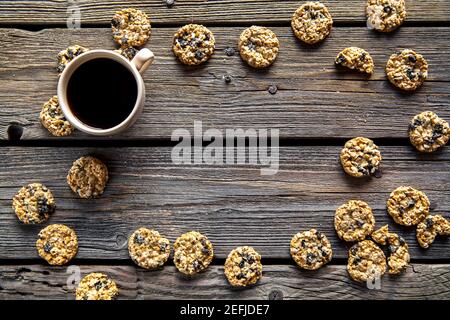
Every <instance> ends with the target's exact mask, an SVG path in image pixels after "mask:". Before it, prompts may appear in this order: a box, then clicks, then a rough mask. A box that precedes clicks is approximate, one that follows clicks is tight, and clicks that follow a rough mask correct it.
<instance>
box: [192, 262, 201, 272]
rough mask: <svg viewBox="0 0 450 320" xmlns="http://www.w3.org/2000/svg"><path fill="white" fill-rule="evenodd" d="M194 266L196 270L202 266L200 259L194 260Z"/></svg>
mask: <svg viewBox="0 0 450 320" xmlns="http://www.w3.org/2000/svg"><path fill="white" fill-rule="evenodd" d="M192 266H193V267H194V269H195V270H200V269H201V268H202V264H201V263H200V261H198V260H194V262H192Z"/></svg>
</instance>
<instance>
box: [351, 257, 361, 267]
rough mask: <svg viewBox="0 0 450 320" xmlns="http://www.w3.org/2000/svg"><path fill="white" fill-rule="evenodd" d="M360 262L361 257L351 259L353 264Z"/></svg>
mask: <svg viewBox="0 0 450 320" xmlns="http://www.w3.org/2000/svg"><path fill="white" fill-rule="evenodd" d="M360 262H361V258H360V257H355V258H354V259H353V264H354V265H357V264H359V263H360Z"/></svg>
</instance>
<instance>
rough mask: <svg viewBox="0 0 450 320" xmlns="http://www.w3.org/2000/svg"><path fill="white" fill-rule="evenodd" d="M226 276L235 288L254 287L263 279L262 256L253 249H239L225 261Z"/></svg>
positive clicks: (231, 253)
mask: <svg viewBox="0 0 450 320" xmlns="http://www.w3.org/2000/svg"><path fill="white" fill-rule="evenodd" d="M225 276H226V277H227V279H228V282H229V283H230V284H231V285H232V286H234V287H245V286H249V285H253V284H255V283H256V282H258V281H259V280H260V279H261V277H262V264H261V255H260V254H259V253H258V252H256V250H255V249H253V248H252V247H248V246H244V247H238V248H236V249H234V250H232V251H231V252H230V254H229V255H228V257H227V259H226V260H225Z"/></svg>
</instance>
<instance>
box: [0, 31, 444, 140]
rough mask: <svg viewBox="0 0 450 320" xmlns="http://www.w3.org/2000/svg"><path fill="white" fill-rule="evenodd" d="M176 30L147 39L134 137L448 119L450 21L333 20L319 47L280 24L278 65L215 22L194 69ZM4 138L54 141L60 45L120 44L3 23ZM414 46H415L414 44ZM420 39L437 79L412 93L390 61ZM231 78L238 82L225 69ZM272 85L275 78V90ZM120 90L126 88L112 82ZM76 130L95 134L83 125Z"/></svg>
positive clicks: (106, 35) (389, 131) (384, 133)
mask: <svg viewBox="0 0 450 320" xmlns="http://www.w3.org/2000/svg"><path fill="white" fill-rule="evenodd" d="M175 30H176V29H175V28H167V29H166V28H164V29H158V28H155V29H154V31H153V35H152V39H151V41H150V43H149V45H148V46H149V47H150V48H151V49H152V50H153V51H154V52H155V55H156V62H155V64H154V65H153V66H151V68H150V69H149V70H148V71H147V72H146V74H145V76H144V78H145V82H146V87H147V100H146V105H145V109H144V112H143V114H142V116H141V118H140V119H139V120H138V122H137V123H136V124H135V126H133V127H132V128H131V129H130V130H128V131H127V132H125V133H123V134H122V135H121V136H119V137H118V138H119V139H122V138H123V139H128V138H138V139H141V138H166V139H168V138H170V136H171V133H172V131H173V130H174V129H176V128H180V127H181V128H191V127H192V125H193V122H194V120H201V121H203V126H204V127H205V129H207V128H218V129H224V128H230V127H231V128H234V127H240V128H244V129H246V128H274V129H279V130H280V136H281V137H282V138H284V137H288V138H298V137H300V138H328V137H337V138H339V137H341V138H342V137H343V138H349V137H352V136H356V135H361V134H362V133H364V134H365V135H367V136H371V137H376V138H380V137H384V138H406V136H407V134H406V128H407V125H408V123H409V121H410V119H411V118H412V117H413V116H414V115H415V114H417V113H419V112H422V111H424V110H426V109H428V110H432V111H435V112H437V113H438V114H439V115H440V116H441V117H443V118H444V119H445V118H446V119H447V120H448V119H450V110H449V108H448V103H449V101H450V82H449V80H450V77H449V75H450V41H448V40H449V34H450V28H435V27H427V28H402V29H400V30H399V31H398V32H396V33H394V34H390V35H381V34H376V33H373V32H370V31H368V30H366V29H364V28H335V30H334V31H333V33H332V34H331V36H330V38H329V39H327V40H326V41H325V42H324V43H323V44H322V45H320V46H319V47H305V46H303V45H301V44H300V43H299V42H298V41H297V40H296V39H295V38H294V36H293V35H292V33H291V30H290V29H289V28H288V27H277V28H273V30H274V31H275V32H276V33H277V35H278V36H279V38H280V41H281V52H280V55H279V58H278V60H277V61H276V62H275V64H274V65H273V66H272V67H270V68H269V69H266V70H253V69H251V68H250V67H248V66H246V65H245V63H243V62H242V61H241V59H240V57H239V54H238V53H236V55H235V56H233V57H228V56H226V54H225V53H224V50H225V48H227V47H229V46H230V47H235V46H236V39H237V38H238V36H239V34H240V32H241V31H242V28H236V27H230V28H212V31H213V32H214V34H215V35H216V38H217V43H218V44H217V51H216V53H215V55H214V56H213V58H212V59H211V60H210V61H209V62H208V63H206V64H205V65H203V66H200V67H196V68H188V67H185V66H182V65H181V64H180V63H179V62H177V61H176V59H175V58H174V56H173V54H172V52H171V41H172V36H173V33H174V32H175ZM0 36H1V37H2V46H1V47H0V57H1V59H0V137H1V138H3V139H6V138H8V126H9V125H11V124H19V125H21V126H22V127H23V128H24V131H23V135H22V139H48V138H51V137H50V134H49V133H48V132H47V131H46V130H45V129H44V128H42V126H41V124H40V122H39V112H40V109H41V106H42V104H43V103H44V102H45V101H47V100H48V99H49V98H50V97H51V96H52V95H54V94H55V93H56V84H57V74H56V71H55V64H56V61H55V60H56V55H57V53H58V52H59V51H60V50H61V49H63V48H65V47H67V46H68V45H70V44H80V45H84V46H86V47H89V48H92V49H95V48H106V49H108V48H110V49H112V48H114V44H113V42H112V40H111V34H110V30H108V29H82V30H66V29H50V30H44V31H41V32H27V31H20V30H14V29H1V30H0ZM413 44H414V45H413ZM349 45H355V46H360V47H363V48H365V49H367V50H368V51H369V52H370V53H371V54H372V56H373V57H374V60H375V64H376V70H375V74H374V75H373V76H372V77H371V78H370V79H367V78H366V76H364V75H362V74H359V73H355V72H348V71H342V70H337V69H336V68H335V66H334V58H335V56H336V55H337V53H338V52H339V51H340V50H342V49H343V48H344V47H347V46H349ZM411 46H412V47H413V48H414V49H415V50H417V51H418V52H420V53H422V54H423V55H424V56H425V57H426V58H427V59H428V61H429V64H430V72H429V74H430V77H429V80H428V81H427V82H426V83H425V85H424V86H423V87H422V88H421V89H419V90H418V91H417V92H416V93H414V94H405V93H401V92H399V91H398V90H396V89H395V88H394V87H393V86H391V85H390V83H389V82H388V81H387V80H386V79H385V73H384V65H385V63H386V61H387V59H388V57H389V56H390V54H391V53H393V52H394V51H396V50H398V49H401V48H405V47H411ZM225 75H229V76H231V78H232V81H231V83H229V84H227V83H225V81H224V79H223V78H224V76H225ZM270 85H276V86H278V92H277V93H276V94H275V95H271V94H269V93H268V91H267V88H268V87H269V86H270ZM112 91H113V92H114V94H120V88H113V90H112ZM73 138H83V139H89V138H90V137H88V136H86V135H84V134H81V133H76V134H75V135H74V136H73Z"/></svg>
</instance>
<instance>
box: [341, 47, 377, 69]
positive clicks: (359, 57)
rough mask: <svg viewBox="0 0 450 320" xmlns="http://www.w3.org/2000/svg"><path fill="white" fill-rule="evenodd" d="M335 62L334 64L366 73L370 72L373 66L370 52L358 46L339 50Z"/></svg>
mask: <svg viewBox="0 0 450 320" xmlns="http://www.w3.org/2000/svg"><path fill="white" fill-rule="evenodd" d="M335 63H336V65H339V66H343V67H346V68H349V69H353V70H358V71H360V72H365V73H368V74H372V73H373V68H374V64H373V59H372V57H371V56H370V54H369V53H368V52H367V51H366V50H364V49H361V48H358V47H349V48H345V49H344V50H342V51H341V52H339V54H338V55H337V57H336V59H335Z"/></svg>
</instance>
